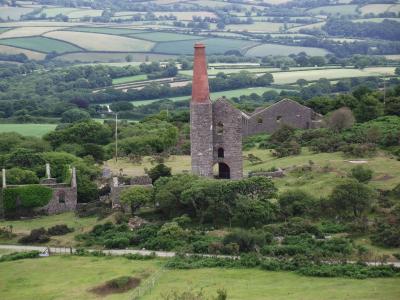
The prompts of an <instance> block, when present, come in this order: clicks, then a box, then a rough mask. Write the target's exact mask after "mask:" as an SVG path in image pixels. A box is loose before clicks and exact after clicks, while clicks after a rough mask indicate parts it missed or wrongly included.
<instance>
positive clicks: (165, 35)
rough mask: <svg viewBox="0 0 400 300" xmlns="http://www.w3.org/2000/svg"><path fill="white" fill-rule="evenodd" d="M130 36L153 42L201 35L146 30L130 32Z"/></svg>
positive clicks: (182, 39)
mask: <svg viewBox="0 0 400 300" xmlns="http://www.w3.org/2000/svg"><path fill="white" fill-rule="evenodd" d="M130 36H133V37H136V38H138V39H144V40H149V41H153V42H172V41H184V40H198V39H202V37H200V36H196V35H188V34H178V33H171V32H146V33H137V34H132V35H130Z"/></svg>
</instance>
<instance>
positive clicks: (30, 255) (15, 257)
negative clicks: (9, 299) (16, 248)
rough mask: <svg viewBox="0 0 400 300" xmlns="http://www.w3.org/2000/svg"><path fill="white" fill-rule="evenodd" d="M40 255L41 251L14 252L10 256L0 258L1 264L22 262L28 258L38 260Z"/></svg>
mask: <svg viewBox="0 0 400 300" xmlns="http://www.w3.org/2000/svg"><path fill="white" fill-rule="evenodd" d="M39 253H40V252H39V251H29V252H14V253H10V254H5V255H3V256H1V257H0V262H5V261H13V260H20V259H26V258H38V257H39Z"/></svg>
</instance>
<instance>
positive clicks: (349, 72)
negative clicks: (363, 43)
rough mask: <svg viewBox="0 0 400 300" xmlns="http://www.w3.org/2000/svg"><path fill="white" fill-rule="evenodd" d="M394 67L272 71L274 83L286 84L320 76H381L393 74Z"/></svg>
mask: <svg viewBox="0 0 400 300" xmlns="http://www.w3.org/2000/svg"><path fill="white" fill-rule="evenodd" d="M394 69H395V68H394V67H372V68H365V69H363V70H359V69H327V70H324V71H323V72H321V71H320V70H306V71H289V72H278V73H274V74H273V76H274V83H276V84H287V83H294V82H296V81H297V80H298V79H306V80H309V81H310V80H318V79H320V78H327V79H336V78H351V77H366V76H383V75H394Z"/></svg>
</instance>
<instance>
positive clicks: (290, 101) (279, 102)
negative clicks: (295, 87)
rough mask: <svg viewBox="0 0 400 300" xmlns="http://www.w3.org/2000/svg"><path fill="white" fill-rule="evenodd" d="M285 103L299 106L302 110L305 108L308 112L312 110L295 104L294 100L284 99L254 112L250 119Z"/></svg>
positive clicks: (297, 103)
mask: <svg viewBox="0 0 400 300" xmlns="http://www.w3.org/2000/svg"><path fill="white" fill-rule="evenodd" d="M285 102H289V103H293V104H295V105H297V106H301V107H304V108H306V109H308V110H312V109H311V108H309V107H307V106H304V105H302V104H300V103H299V102H297V101H294V100H292V99H289V98H284V99H282V100H280V101H278V102H275V103H274V104H272V105H270V106H267V107H265V108H263V109H260V110H258V111H255V112H254V113H253V114H252V115H251V117H253V116H255V115H258V114H260V113H262V112H264V111H266V110H269V109H271V108H272V107H274V106H277V105H280V104H282V103H285Z"/></svg>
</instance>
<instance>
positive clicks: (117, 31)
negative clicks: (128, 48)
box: [68, 26, 143, 35]
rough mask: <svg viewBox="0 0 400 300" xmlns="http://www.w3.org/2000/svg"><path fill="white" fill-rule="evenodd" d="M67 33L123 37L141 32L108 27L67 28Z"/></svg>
mask: <svg viewBox="0 0 400 300" xmlns="http://www.w3.org/2000/svg"><path fill="white" fill-rule="evenodd" d="M68 30H69V31H79V32H92V33H105V34H116V35H125V34H133V33H140V32H143V31H142V30H134V29H128V28H108V27H85V26H79V27H73V28H68Z"/></svg>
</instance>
